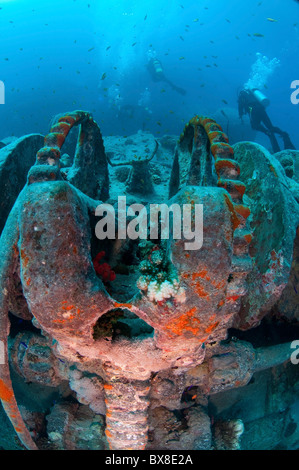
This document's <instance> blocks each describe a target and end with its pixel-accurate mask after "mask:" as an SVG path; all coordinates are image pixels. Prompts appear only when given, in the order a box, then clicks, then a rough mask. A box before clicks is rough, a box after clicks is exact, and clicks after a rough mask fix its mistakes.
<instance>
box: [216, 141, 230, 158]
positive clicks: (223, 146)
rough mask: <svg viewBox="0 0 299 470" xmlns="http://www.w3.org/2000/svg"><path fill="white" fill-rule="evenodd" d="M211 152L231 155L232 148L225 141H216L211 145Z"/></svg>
mask: <svg viewBox="0 0 299 470" xmlns="http://www.w3.org/2000/svg"><path fill="white" fill-rule="evenodd" d="M211 152H212V154H213V155H214V157H215V156H216V155H233V154H234V150H233V148H232V147H231V146H230V145H229V144H227V143H225V142H216V143H213V144H212V145H211Z"/></svg>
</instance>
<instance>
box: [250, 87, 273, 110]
mask: <svg viewBox="0 0 299 470" xmlns="http://www.w3.org/2000/svg"><path fill="white" fill-rule="evenodd" d="M250 92H251V93H252V94H253V96H254V97H255V99H256V100H257V101H258V102H259V103H261V104H262V105H263V106H264V108H266V107H267V106H269V104H270V100H269V98H267V97H266V96H265V95H264V94H263V93H262V92H261V91H260V90H258V89H257V88H252V89H251V90H250Z"/></svg>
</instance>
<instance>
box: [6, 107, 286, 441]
mask: <svg viewBox="0 0 299 470" xmlns="http://www.w3.org/2000/svg"><path fill="white" fill-rule="evenodd" d="M77 125H78V126H80V131H79V138H78V143H77V150H76V156H75V160H74V163H73V166H72V167H71V168H70V169H69V170H68V171H67V172H63V170H61V169H60V149H61V147H62V145H63V142H64V140H65V138H66V136H67V134H68V132H69V131H70V129H71V128H72V127H73V126H77ZM211 153H212V155H213V156H214V158H215V165H214V169H213V165H212V161H211ZM93 166H94V167H95V168H97V169H100V170H99V171H98V172H97V174H96V177H95V179H96V182H95V183H94V181H92V180H91V179H90V177H91V175H92V171H93ZM87 175H88V178H87ZM241 180H242V171H240V166H239V163H238V162H237V161H236V159H235V158H234V150H233V148H232V147H231V146H230V145H229V144H228V138H227V136H226V135H225V134H224V133H223V131H222V129H221V128H220V126H219V125H218V124H217V123H216V122H215V121H213V120H211V119H207V118H199V117H196V118H194V119H192V120H191V121H190V123H189V124H187V126H186V128H185V130H184V133H183V134H182V136H181V138H180V141H179V143H178V145H177V149H176V154H175V158H174V164H173V169H172V174H171V180H170V199H169V200H168V201H166V202H167V204H168V205H171V204H178V205H179V206H180V207H183V205H184V204H190V205H191V207H192V211H193V212H192V213H193V215H194V208H195V206H196V204H203V207H204V225H203V240H204V243H203V246H202V248H201V249H200V250H192V249H190V250H185V249H184V244H185V242H186V241H188V240H186V239H185V238H184V237H182V238H181V239H179V240H177V239H176V238H174V236H173V233H171V234H170V238H169V240H166V241H162V240H154V241H147V242H146V243H145V245H144V246H143V255H144V258H143V259H141V261H140V267H141V272H142V273H143V278H142V280H140V278H139V280H138V283H137V284H138V287H136V294H135V295H134V296H133V297H132V298H131V299H127V301H125V302H124V301H119V300H118V299H117V298H114V297H113V295H112V294H111V295H110V294H109V292H108V291H109V286H107V285H105V284H104V283H103V282H102V280H101V279H100V278H99V277H98V276H97V273H96V271H95V269H94V265H93V262H92V258H93V254H92V249H93V247H92V243H93V242H92V239H93V236H94V234H93V233H92V227H93V222H94V218H95V209H96V207H97V206H98V205H99V204H100V203H101V202H103V201H106V200H107V199H108V196H109V182H108V165H107V159H106V155H105V151H104V146H103V141H102V137H101V133H100V130H99V128H98V126H97V124H96V123H95V122H94V120H93V119H92V117H91V116H90V115H89V113H86V112H83V111H76V112H73V113H68V114H66V115H65V116H62V117H61V118H60V119H59V122H58V123H57V124H55V125H54V127H52V129H51V131H50V133H49V134H48V135H47V136H46V137H45V144H44V147H43V148H42V149H41V150H40V151H39V152H38V153H37V159H36V163H35V165H34V166H32V168H31V169H30V171H29V174H28V179H27V184H26V185H25V187H24V189H23V190H22V192H21V193H20V195H19V197H18V199H17V201H16V203H15V205H14V207H13V209H12V210H11V213H10V215H9V217H8V220H7V223H6V226H5V228H4V230H3V233H2V236H1V242H0V295H1V302H0V340H1V341H3V343H4V344H5V361H4V364H0V398H1V401H2V404H3V407H4V409H5V411H6V413H7V415H8V417H9V419H10V420H11V422H12V424H13V426H14V428H15V430H16V432H17V434H18V436H19V437H20V439H21V441H22V443H23V444H24V445H25V446H26V447H27V448H29V449H35V448H37V446H36V443H35V442H34V439H33V437H32V435H31V434H30V432H29V431H28V429H27V428H26V426H25V424H24V421H23V419H22V416H21V414H20V411H19V409H18V406H17V402H16V399H15V396H14V392H13V387H12V383H11V378H10V372H9V359H8V350H7V349H8V348H7V336H8V334H9V329H10V322H9V317H8V313H9V312H11V313H12V314H14V315H15V316H18V317H20V318H23V319H26V320H28V318H30V319H31V320H32V323H33V324H34V326H35V327H36V328H38V329H39V331H40V333H39V335H40V336H39V338H35V337H32V336H31V335H30V334H28V335H29V336H28V337H27V339H26V338H25V337H22V338H23V339H22V340H21V338H20V337H17V339H16V340H15V341H14V346H13V348H12V363H13V364H15V369H16V370H17V372H18V373H19V374H21V375H23V376H24V377H25V378H26V380H30V381H31V380H33V381H34V380H35V381H36V382H40V383H47V377H48V375H47V371H48V372H49V374H50V376H51V377H52V378H53V383H55V384H56V383H59V382H60V381H63V380H65V381H69V383H70V387H71V388H72V390H74V391H75V392H76V393H77V396H81V397H83V398H81V400H83V399H84V403H85V404H88V405H89V406H90V407H91V409H97V410H100V411H99V412H100V413H105V417H106V430H105V433H106V437H107V440H108V442H109V446H110V448H111V449H124V450H128V449H145V448H146V447H147V443H148V432H149V409H150V408H151V402H152V401H154V400H156V401H158V402H159V403H161V402H163V399H164V401H166V402H167V395H166V397H164V398H163V392H161V393H159V391H158V389H157V387H156V384H157V378H159V377H160V378H161V380H162V378H163V377H171V378H172V382H171V383H173V384H174V387H173V388H174V391H172V392H171V393H172V395H173V396H172V400H173V403H177V404H178V403H179V401H180V398H181V395H182V393H183V391H184V389H185V388H186V387H187V386H189V387H190V386H192V385H196V386H201V387H202V393H205V394H208V393H213V390H218V389H219V387H220V388H221V385H220V383H219V381H218V377H219V373H218V375H217V373H215V371H217V370H218V368H219V360H218V362H217V360H215V361H214V362H213V352H215V355H216V356H218V357H221V354H223V355H224V357H225V356H227V354H228V352H229V354H231V355H233V356H234V355H235V356H236V357H237V359H236V360H235V363H239V364H243V368H242V367H241V366H240V367H239V369H238V368H236V367H234V369H235V371H236V373H235V375H234V374H232V380H231V382H230V383H229V386H231V387H234V386H241V385H242V384H243V385H244V384H245V383H247V382H248V381H249V380H250V377H251V375H252V373H253V372H254V370H256V369H257V366H256V362H255V353H254V351H252V350H251V349H250V347H249V346H247V345H244V347H243V349H242V346H240V347H239V348H238V347H235V348H234V347H233V346H231V347H230V349H229V351H228V350H227V349H226V348H225V347H223V346H221V345H220V342H221V340H224V339H225V338H226V336H227V330H228V328H230V327H233V326H235V325H238V321H239V317H238V315H239V312H240V310H241V309H242V306H243V304H244V303H246V301H248V299H247V297H246V295H247V291H248V283H247V277H248V275H249V274H250V272H251V271H252V269H253V263H252V258H251V257H250V256H249V245H250V243H251V240H252V235H251V231H250V228H249V225H248V220H249V215H250V210H249V208H248V207H247V205H246V204H244V202H243V196H244V192H245V185H244V183H242V181H241ZM193 222H194V220H193ZM294 224H295V222H294ZM116 243H117V240H111V241H109V243H108V250H109V248H110V250H111V251H112V252H113V247H114V244H116ZM105 250H107V244H106V246H105ZM141 251H142V250H141ZM281 263H283V261H281ZM269 266H270V268H271V269H272V271H273V264H271V263H270V261H269ZM289 272H290V268H289V269H287V268H285V269H284V278H283V281H281V282H282V283H285V284H286V282H287V279H288V276H289ZM128 275H130V274H128ZM20 283H21V292H20ZM257 295H260V294H257ZM16 296H18V297H20V296H21V297H22V300H23V301H22V302H20V301H19V302H16V301H15V298H16ZM278 297H279V295H277V298H278ZM244 299H245V300H244ZM246 299H247V300H246ZM109 322H111V323H113V327H111V328H110V326H111V325H110V326H109ZM107 325H108V326H107ZM115 325H116V326H115ZM136 325H137V326H138V328H139V329H140V328H141V325H143V328H145V329H144V330H142V331H145V330H146V328H147V334H140V335H139V336H138V335H137V336H136V337H135V338H134V335H133V333H132V334H131V335H125V334H124V335H122V334H121V331H122V328H125V327H126V328H131V330H130V331H131V332H132V331H133V330H134V328H135V327H136ZM144 325H146V327H145V326H144ZM138 328H137V329H138ZM141 329H142V328H141ZM117 330H120V334H118V335H117V337H114V336H113V335H112V334H110V332H112V331H117ZM149 332H150V333H149ZM21 343H23V344H25V345H26V351H23V352H22V354H21V353H20V352H19V353H18V352H16V351H20V348H21ZM30 350H31V351H32V354H31V355H30V354H29V352H30ZM41 350H42V351H43V352H42V353H41V352H40V351H41ZM45 351H46V352H45ZM280 353H281V354H280ZM32 356H34V357H35V360H34V361H35V362H36V363H38V362H39V357H42V358H43V360H44V363H45V364H46V365H45V366H44V370H43V373H42V374H41V373H37V372H36V371H35V368H34V367H33V366H32V364H33V362H34V361H33V362H32V361H30V357H32ZM277 356H278V357H279V358H280V359H279V360H281V361H284V360H285V358H286V352H285V349H283V351H282V352H281V351H280V350H279V351H278V353H277ZM244 358H246V361H247V365H248V367H247V371H244ZM205 361H208V363H209V366H208V368H207V367H206V366H205V364H206V363H205ZM242 361H243V362H242ZM246 361H245V362H246ZM220 362H221V361H220ZM224 362H225V360H224ZM270 362H271V361H270ZM229 364H230V363H229ZM229 364H228V365H227V364H226V365H225V367H229ZM264 367H266V366H264ZM207 370H208V381H205V380H204V381H203V380H202V379H203V377H205V376H206V375H205V374H207ZM74 371H75V372H76V373H75V372H74ZM76 374H77V375H76ZM84 374H85V375H84ZM201 374H202V375H201ZM91 376H92V377H93V379H92V380H91V379H90V377H91ZM79 382H80V383H81V384H82V383H84V384H86V383H87V384H88V385H86V386H85V388H84V387H83V388H82V387H81V388H80V386H79ZM162 382H163V380H162ZM217 387H218V388H217ZM162 388H163V387H162ZM82 390H84V391H82ZM91 390H95V391H96V392H95V393H92V392H91ZM95 397H97V399H96V398H95ZM99 397H100V398H99ZM101 397H102V398H101ZM101 400H102V401H101ZM96 401H98V402H99V403H100V404H99V405H98V408H97V406H96V403H95V402H96ZM173 406H174V407H175V405H173ZM174 407H173V408H172V409H174ZM237 427H238V426H237ZM238 429H239V431H240V427H238Z"/></svg>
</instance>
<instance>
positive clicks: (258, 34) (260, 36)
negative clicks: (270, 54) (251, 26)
mask: <svg viewBox="0 0 299 470" xmlns="http://www.w3.org/2000/svg"><path fill="white" fill-rule="evenodd" d="M253 36H255V37H256V38H263V37H264V35H263V34H261V33H254V34H253Z"/></svg>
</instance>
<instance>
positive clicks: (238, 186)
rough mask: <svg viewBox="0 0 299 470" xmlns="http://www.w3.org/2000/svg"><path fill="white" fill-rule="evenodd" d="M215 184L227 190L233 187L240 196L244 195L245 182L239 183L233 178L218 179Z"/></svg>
mask: <svg viewBox="0 0 299 470" xmlns="http://www.w3.org/2000/svg"><path fill="white" fill-rule="evenodd" d="M217 186H219V187H220V188H224V189H226V190H227V191H232V190H233V189H235V190H236V191H237V192H238V193H239V194H240V196H241V197H242V196H244V193H245V190H246V186H245V184H243V183H241V182H240V181H238V182H237V181H234V180H219V181H218V182H217Z"/></svg>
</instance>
